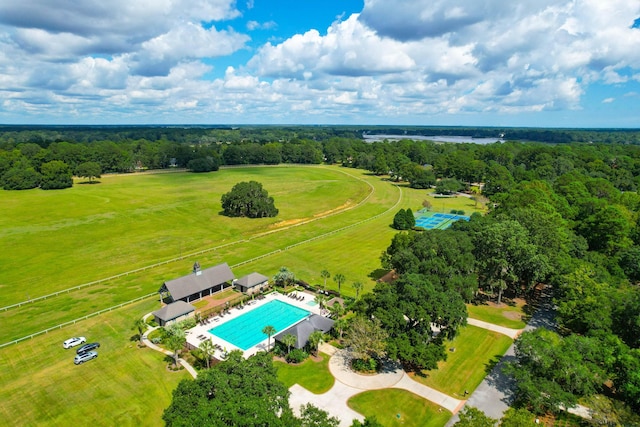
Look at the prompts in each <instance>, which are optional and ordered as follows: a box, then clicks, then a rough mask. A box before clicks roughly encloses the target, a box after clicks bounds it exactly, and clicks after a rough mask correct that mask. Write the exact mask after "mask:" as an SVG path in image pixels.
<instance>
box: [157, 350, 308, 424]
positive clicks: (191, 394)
mask: <svg viewBox="0 0 640 427" xmlns="http://www.w3.org/2000/svg"><path fill="white" fill-rule="evenodd" d="M162 419H163V420H164V422H165V424H166V425H167V426H194V425H207V426H212V427H217V426H219V427H228V426H238V427H240V426H241V427H254V426H255V427H258V426H265V425H268V426H276V427H277V426H290V425H292V424H291V423H292V420H293V415H292V413H291V409H290V407H289V390H288V389H287V387H286V386H285V385H284V384H282V383H281V382H280V381H278V376H277V373H276V369H275V367H274V366H273V362H272V357H271V355H269V354H267V353H258V354H256V355H255V356H252V357H250V358H248V359H246V360H245V359H244V358H243V356H242V352H240V351H233V352H231V353H230V354H229V357H228V358H227V360H225V361H224V362H221V363H218V364H217V365H215V366H213V367H212V368H211V369H209V370H206V371H203V372H200V374H199V375H198V377H197V378H196V379H195V380H183V381H181V382H180V384H178V387H177V388H176V389H175V390H174V392H173V398H172V402H171V405H170V406H169V407H168V408H167V409H166V410H165V411H164V414H163V415H162ZM293 425H296V424H293Z"/></svg>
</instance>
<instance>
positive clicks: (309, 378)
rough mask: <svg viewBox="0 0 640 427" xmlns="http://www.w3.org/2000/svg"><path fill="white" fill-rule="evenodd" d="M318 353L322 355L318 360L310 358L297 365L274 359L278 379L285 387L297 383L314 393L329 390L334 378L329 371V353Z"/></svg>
mask: <svg viewBox="0 0 640 427" xmlns="http://www.w3.org/2000/svg"><path fill="white" fill-rule="evenodd" d="M319 354H320V356H321V357H322V360H321V361H319V362H315V361H314V360H312V359H311V358H309V359H307V360H305V361H304V362H302V363H301V364H299V365H290V364H288V363H285V362H280V361H275V362H274V365H275V366H276V368H277V369H278V379H279V380H280V381H282V382H283V383H284V385H286V386H287V388H289V387H291V386H292V385H294V384H299V385H300V386H302V387H304V388H306V389H307V390H309V391H310V392H312V393H315V394H322V393H326V392H327V391H329V390H331V387H333V383H334V382H335V379H334V378H333V375H331V372H329V355H327V354H325V353H319Z"/></svg>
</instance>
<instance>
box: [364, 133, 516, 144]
mask: <svg viewBox="0 0 640 427" xmlns="http://www.w3.org/2000/svg"><path fill="white" fill-rule="evenodd" d="M362 137H363V138H364V140H365V142H376V141H384V140H385V139H386V140H387V141H398V140H401V139H413V140H415V141H424V140H429V141H436V142H457V143H472V144H493V143H494V142H504V140H503V139H502V138H500V137H496V138H472V137H470V136H450V135H435V136H424V135H362Z"/></svg>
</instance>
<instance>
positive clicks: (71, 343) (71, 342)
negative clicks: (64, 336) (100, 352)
mask: <svg viewBox="0 0 640 427" xmlns="http://www.w3.org/2000/svg"><path fill="white" fill-rule="evenodd" d="M86 342H87V339H86V338H85V337H73V338H69V339H68V340H66V341H65V342H63V343H62V346H63V347H64V348H71V347H75V346H77V345H80V344H84V343H86Z"/></svg>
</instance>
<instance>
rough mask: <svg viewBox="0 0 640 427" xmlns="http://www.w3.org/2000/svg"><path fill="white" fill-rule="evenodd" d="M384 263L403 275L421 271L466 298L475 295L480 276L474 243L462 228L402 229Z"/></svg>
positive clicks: (387, 251) (433, 280)
mask: <svg viewBox="0 0 640 427" xmlns="http://www.w3.org/2000/svg"><path fill="white" fill-rule="evenodd" d="M381 262H382V266H383V267H384V268H387V269H389V270H394V271H395V272H396V273H398V274H399V275H402V274H408V273H417V274H421V275H424V276H426V278H427V279H428V280H429V281H430V282H431V283H433V284H436V285H438V286H440V287H442V288H443V289H453V290H455V291H456V292H457V293H459V294H460V295H461V296H462V298H463V299H464V300H466V301H469V300H471V299H472V298H473V296H474V294H475V292H476V290H477V288H478V284H477V282H478V279H477V276H476V274H475V262H476V260H475V257H474V255H473V244H472V243H471V239H470V238H469V236H468V235H467V234H466V233H464V232H461V231H454V230H450V229H449V230H429V231H426V232H423V233H398V234H396V235H395V236H394V237H393V240H392V242H391V245H390V246H389V247H388V248H387V250H386V251H385V252H383V253H382V257H381Z"/></svg>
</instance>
